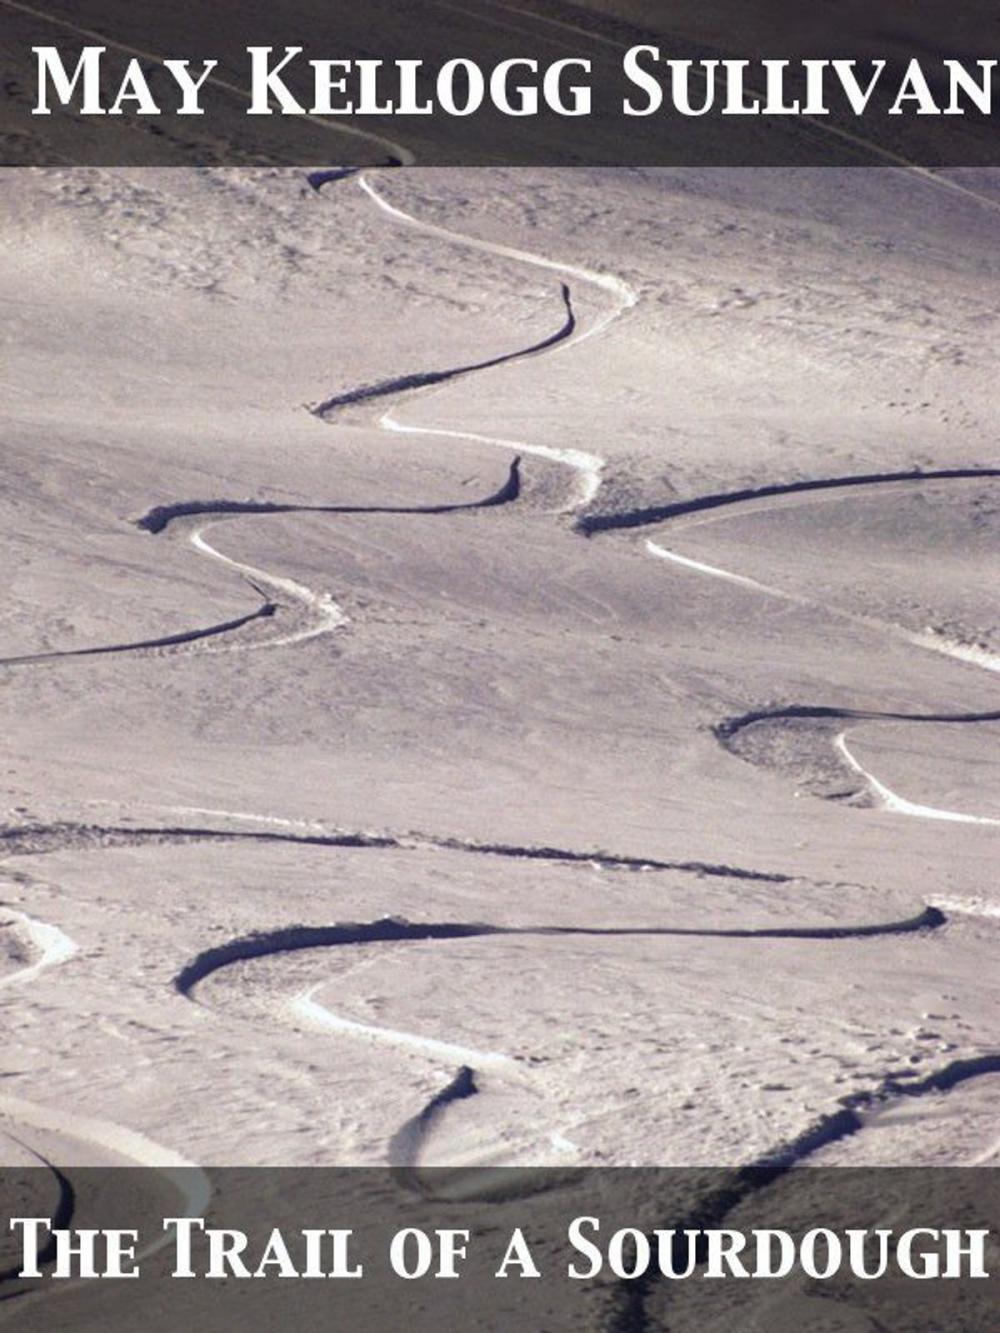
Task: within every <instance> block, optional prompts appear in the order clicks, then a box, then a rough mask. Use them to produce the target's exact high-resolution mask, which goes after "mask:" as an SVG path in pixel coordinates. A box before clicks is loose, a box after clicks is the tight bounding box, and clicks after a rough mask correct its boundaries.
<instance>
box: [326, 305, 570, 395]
mask: <svg viewBox="0 0 1000 1333" xmlns="http://www.w3.org/2000/svg"><path fill="white" fill-rule="evenodd" d="M560 294H561V297H562V302H563V305H564V307H565V310H566V318H565V320H564V321H563V323H562V324H561V325H560V327H559V328H558V329H556V331H555V332H554V333H550V334H549V335H548V336H547V337H545V338H543V339H542V340H541V341H540V342H536V343H532V344H531V345H530V346H528V347H520V348H518V349H517V350H516V351H513V352H503V353H501V355H499V356H492V357H489V358H487V359H486V360H485V361H473V362H470V363H469V364H468V365H463V366H452V367H449V368H448V369H446V370H423V371H415V372H414V373H413V374H411V375H397V376H393V378H391V379H386V380H379V381H378V382H377V383H375V384H366V385H362V386H360V387H359V388H356V389H348V390H346V391H345V392H344V393H339V394H333V395H332V396H331V397H329V398H325V399H324V400H323V401H322V402H321V403H317V404H316V405H315V406H314V407H311V408H310V409H309V410H310V412H312V414H313V416H317V417H319V418H320V419H321V420H322V419H325V417H326V416H327V414H328V413H330V412H332V411H334V410H335V409H337V408H339V407H348V406H349V405H351V404H353V403H364V402H369V401H371V400H372V399H376V398H385V397H388V396H389V395H390V394H397V393H408V392H412V391H413V390H414V389H426V388H428V387H430V386H431V385H433V384H445V383H447V381H449V380H456V379H461V378H462V377H463V376H465V375H472V374H474V373H475V372H476V371H480V370H492V369H493V368H494V367H496V366H504V365H507V364H509V363H510V362H511V361H520V360H522V359H523V358H526V357H530V356H537V355H538V354H539V353H540V352H546V351H548V350H549V349H550V348H552V347H555V346H557V344H559V343H561V342H565V341H566V339H567V338H571V337H572V336H573V333H574V331H575V329H576V315H575V313H574V311H573V298H572V294H571V292H570V289H569V286H568V284H567V283H565V282H564V283H561V284H560Z"/></svg>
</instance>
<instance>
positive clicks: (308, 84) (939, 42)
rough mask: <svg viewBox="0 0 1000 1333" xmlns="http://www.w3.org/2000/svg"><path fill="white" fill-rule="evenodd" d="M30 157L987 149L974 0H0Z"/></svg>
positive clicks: (815, 159)
mask: <svg viewBox="0 0 1000 1333" xmlns="http://www.w3.org/2000/svg"><path fill="white" fill-rule="evenodd" d="M0 24H2V31H3V43H2V61H3V86H4V102H3V108H4V109H3V119H2V124H0V144H2V148H3V161H4V162H5V163H7V164H20V165H29V164H35V165H68V164H79V165H97V166H114V165H129V164H141V165H185V164H186V165H192V164H199V165H204V164H209V165H212V164H215V165H219V164H232V165H270V164H285V165H289V164H296V165H300V164H343V165H373V164H411V163H419V164H422V165H426V166H459V165H491V164H511V165H546V166H573V165H618V166H630V165H631V166H649V165H672V166H684V165H692V166H693V165H719V166H724V165H730V166H731V165H748V166H750V165H755V166H827V165H880V166H886V165H890V166H891V165H895V166H899V165H916V166H924V167H934V166H987V165H991V164H993V163H995V162H996V161H997V160H998V150H997V144H998V136H997V134H996V126H995V122H994V113H995V111H996V105H997V97H996V92H995V90H996V88H997V87H1000V76H998V74H997V69H996V64H997V61H996V56H995V23H994V22H993V15H992V12H991V7H989V6H987V5H986V4H985V3H984V0H977V3H976V4H974V5H970V6H967V7H965V8H964V9H963V11H962V14H961V15H957V14H956V12H955V10H954V9H953V7H952V6H944V5H928V4H921V5H914V4H904V3H901V2H897V3H896V4H895V5H893V6H891V7H890V6H885V5H878V6H875V5H867V6H850V7H848V6H843V5H838V6H829V7H828V6H825V5H819V4H812V5H801V4H797V5H792V4H790V3H787V0H785V2H784V3H780V4H779V3H777V2H776V0H769V2H768V3H761V4H757V5H754V6H747V5H745V4H737V3H714V4H710V5H694V4H687V5H683V6H682V5H677V4H669V5H668V4H663V3H659V4H655V3H640V0H620V2H619V3H612V2H611V0H593V2H592V3H569V2H568V0H536V2H532V0H524V2H523V3H519V2H518V0H511V3H506V2H505V0H411V2H410V3H407V4H402V5H401V4H398V3H395V0H392V2H390V3H385V2H384V0H382V2H373V3H370V4H365V5H349V4H345V3H343V2H342V0H322V2H321V3H319V2H317V0H285V3H282V4H279V5H268V4H264V3H260V2H259V0H257V2H255V3H246V2H245V0H220V3H215V4H212V5H203V4H193V3H185V4H171V5H154V4H150V3H126V0H37V3H29V2H28V0H24V2H22V0H0Z"/></svg>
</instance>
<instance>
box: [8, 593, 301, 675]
mask: <svg viewBox="0 0 1000 1333" xmlns="http://www.w3.org/2000/svg"><path fill="white" fill-rule="evenodd" d="M277 609H278V608H277V605H276V603H274V602H264V604H263V605H262V606H259V607H258V608H257V610H256V611H250V612H248V614H247V615H245V616H237V617H236V619H235V620H224V621H222V622H221V623H220V624H218V625H209V626H208V627H207V628H206V629H189V630H181V631H180V632H179V633H177V634H164V635H161V636H160V637H159V638H155V639H139V640H137V641H136V642H134V643H109V644H104V645H102V646H101V647H99V648H72V649H68V650H64V651H62V652H50V653H33V654H31V653H29V654H27V655H25V656H21V657H0V667H16V666H44V665H45V663H47V662H67V661H71V660H72V659H74V658H81V657H103V656H108V655H111V654H114V653H138V652H145V651H148V650H149V649H151V648H171V647H176V646H177V645H179V644H184V643H197V642H198V641H199V640H200V639H211V638H214V637H215V636H216V635H219V634H231V633H232V632H233V631H234V630H238V629H242V627H243V626H244V625H249V624H251V623H252V622H253V621H255V620H265V619H267V618H269V617H271V616H273V615H274V613H275V611H276V610H277Z"/></svg>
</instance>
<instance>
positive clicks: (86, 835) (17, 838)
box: [0, 823, 796, 884]
mask: <svg viewBox="0 0 1000 1333" xmlns="http://www.w3.org/2000/svg"><path fill="white" fill-rule="evenodd" d="M189 842H190V843H193V842H235V843H239V842H248V843H278V844H284V845H289V846H298V847H345V848H367V849H380V850H396V851H426V850H428V849H431V850H440V851H448V852H461V853H464V854H467V855H469V856H496V857H506V858H508V859H510V860H515V861H542V862H551V863H555V864H567V865H591V866H594V867H595V868H599V869H609V870H627V871H636V872H642V871H677V872H678V873H680V874H688V875H697V876H706V877H709V878H720V879H736V880H746V881H750V882H752V883H757V884H790V883H793V882H795V880H796V877H795V876H794V875H786V874H782V873H781V872H780V871H767V870H747V869H744V868H743V867H741V866H728V865H720V864H716V863H714V862H711V861H662V860H656V859H655V858H650V857H640V856H616V855H615V854H614V853H612V852H577V851H570V850H567V849H565V848H561V847H531V846H517V845H516V844H512V843H487V842H462V841H461V840H460V839H458V838H447V837H436V836H434V835H432V834H424V833H409V834H407V835H405V836H398V837H397V836H394V835H392V834H384V835H382V834H372V833H350V832H345V833H276V832H265V831H257V830H255V831H250V830H245V829H216V828H199V827H196V826H191V825H185V824H178V825H173V826H171V825H164V826H156V827H143V826H141V825H109V824H71V823H59V824H21V825H14V826H8V827H0V853H5V854H6V855H7V856H37V855H43V854H44V853H47V852H53V851H59V850H61V849H63V848H66V847H76V848H81V849H85V848H87V847H91V848H95V849H98V848H102V847H116V846H117V847H129V846H144V845H147V844H152V845H163V844H171V843H174V844H182V843H189Z"/></svg>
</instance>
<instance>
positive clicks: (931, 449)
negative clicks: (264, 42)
mask: <svg viewBox="0 0 1000 1333" xmlns="http://www.w3.org/2000/svg"><path fill="white" fill-rule="evenodd" d="M511 21H517V22H521V21H529V20H528V19H527V18H526V17H525V16H523V15H522V16H521V17H520V18H518V17H517V16H516V13H515V15H514V17H513V18H512V19H511ZM387 152H388V149H387ZM998 183H1000V182H998V180H997V179H996V178H995V177H994V176H991V175H989V174H976V173H970V172H965V173H962V174H961V177H960V178H958V177H956V178H955V179H952V178H950V177H943V176H934V175H933V174H928V173H926V172H924V173H916V172H909V171H905V170H890V169H885V170H871V171H866V172H833V171H816V172H810V171H796V172H787V173H781V172H770V171H763V170H761V171H755V172H752V173H745V172H723V171H715V172H711V171H700V170H685V171H649V172H631V171H630V172H613V171H598V170H585V171H584V170H577V171H566V172H559V171H526V170H525V171H517V172H507V171H501V170H496V171H494V170H488V171H487V170H481V171H462V170H449V171H423V170H421V169H420V168H419V167H413V168H411V169H408V170H406V171H396V172H393V171H388V170H366V171H347V170H338V169H337V168H336V166H335V165H333V166H329V167H327V166H324V165H323V164H317V166H316V169H315V170H314V171H312V172H304V171H302V172H296V171H277V172H274V171H259V172H254V171H245V172H244V171H236V170H230V171H216V170H206V171H200V172H187V171H163V172H156V171H145V172H143V171H129V170H118V171H110V172H102V171H96V170H95V171H81V170H66V171H60V170H52V171H47V172H38V173H30V174H29V173H11V174H9V176H8V179H7V181H6V185H7V189H6V190H5V192H4V199H3V205H2V206H3V209H4V227H3V236H4V250H3V253H2V256H0V284H2V295H3V300H4V310H5V320H6V322H7V327H8V331H9V336H8V342H7V358H6V359H7V362H8V380H9V392H8V393H7V395H6V397H5V404H4V407H3V412H4V423H3V430H4V442H5V450H4V453H5V458H4V468H3V474H2V477H0V543H2V561H3V568H4V569H5V571H7V580H6V587H5V593H6V595H5V597H4V600H3V604H2V606H0V709H2V717H3V733H4V739H5V746H4V762H3V767H2V770H0V772H2V784H3V793H2V797H3V800H2V806H3V809H2V812H0V860H2V861H3V866H2V874H3V882H2V888H0V898H2V906H0V1006H2V1008H3V1012H4V1023H5V1031H6V1034H7V1039H6V1040H5V1042H4V1047H3V1056H2V1063H0V1074H2V1075H3V1091H4V1095H3V1098H2V1099H0V1143H2V1144H3V1146H4V1151H8V1149H9V1151H10V1152H11V1154H13V1155H17V1154H21V1155H22V1156H23V1154H25V1153H28V1154H34V1155H35V1157H36V1158H37V1159H38V1160H43V1161H47V1162H58V1161H59V1160H60V1158H61V1157H62V1156H64V1155H67V1154H68V1155H70V1156H72V1158H73V1160H74V1161H76V1162H78V1161H86V1160H91V1161H97V1162H103V1161H137V1162H142V1163H143V1164H158V1165H162V1166H163V1167H164V1168H167V1169H169V1170H171V1171H173V1172H175V1173H176V1172H180V1173H181V1175H180V1176H179V1177H178V1179H179V1180H180V1181H181V1182H182V1183H181V1185H180V1186H179V1187H180V1188H182V1189H184V1188H186V1189H187V1190H188V1191H189V1193H188V1195H186V1196H185V1198H186V1200H187V1202H188V1204H189V1205H190V1206H191V1207H197V1208H199V1209H200V1208H202V1207H204V1206H205V1205H206V1203H207V1201H208V1199H207V1193H206V1190H207V1186H206V1185H205V1183H204V1181H203V1179H202V1178H201V1177H200V1176H199V1175H198V1174H197V1173H195V1174H192V1172H194V1171H195V1164H206V1163H216V1164H218V1163H226V1162H232V1163H250V1164H253V1163H288V1164H294V1163H311V1162H331V1163H341V1164H347V1163H374V1162H379V1163H381V1162H386V1161H389V1162H391V1163H392V1164H393V1165H395V1166H396V1167H398V1168H399V1173H398V1179H399V1181H400V1183H401V1185H402V1186H404V1187H406V1188H411V1189H417V1190H421V1189H427V1188H429V1187H428V1186H427V1184H426V1180H425V1178H424V1174H422V1172H423V1168H424V1167H427V1166H432V1165H439V1164H443V1163H447V1164H451V1165H465V1166H469V1165H480V1164H490V1165H492V1164H498V1163H504V1164H516V1165H520V1166H524V1167H526V1168H527V1167H530V1166H533V1165H538V1164H541V1163H556V1164H559V1165H561V1166H565V1165H567V1164H568V1165H570V1166H573V1165H577V1164H588V1163H602V1164H609V1163H611V1164H632V1163H637V1164H638V1163H656V1164H687V1165H693V1164H705V1163H708V1164H714V1165H719V1164H728V1165H733V1166H750V1165H754V1164H757V1165H766V1166H768V1167H769V1168H773V1170H775V1171H782V1170H785V1169H787V1168H788V1167H790V1166H794V1165H797V1164H799V1163H800V1162H805V1161H807V1160H808V1161H809V1162H813V1161H824V1162H839V1161H855V1160H860V1159H864V1160H866V1161H882V1162H887V1163H891V1164H899V1163H906V1162H908V1161H910V1160H915V1159H917V1158H919V1160H920V1161H921V1162H930V1163H936V1164H942V1163H953V1162H963V1163H964V1162H982V1161H988V1160H992V1159H993V1157H994V1156H995V1152H996V1148H995V1144H996V1128H995V1124H994V1123H993V1117H992V1113H991V1111H990V1098H989V1097H988V1096H987V1095H986V1090H988V1087H989V1086H990V1084H989V1080H990V1079H991V1078H993V1079H995V1077H996V1075H997V1072H998V1068H1000V1066H998V1063H997V1057H996V1054H995V1051H996V1033H997V1021H998V1005H997V1000H998V997H997V982H996V980H995V977H996V968H995V965H994V960H995V955H996V948H997V942H998V936H997V931H998V929H1000V890H998V888H997V886H996V882H995V881H996V875H995V867H996V853H997V836H998V831H1000V765H998V762H997V757H996V756H997V744H996V742H997V738H998V735H1000V694H998V684H1000V682H998V680H997V671H998V667H1000V629H998V622H997V613H996V592H995V590H996V586H997V560H996V552H997V543H998V539H1000V454H998V449H997V418H996V404H995V387H994V384H995V370H994V366H993V357H992V348H993V346H994V344H995V334H996V321H997V314H996V310H997V306H998V297H1000V255H998V252H997V249H996V243H995V242H996V209H995V206H994V203H993V201H994V200H995V199H996V197H997V187H998ZM911 1106H912V1107H918V1108H919V1113H920V1114H919V1117H917V1115H916V1112H915V1111H914V1112H912V1113H911V1112H909V1110H908V1108H910V1107H911ZM883 1112H884V1114H883ZM918 1123H919V1128H918V1129H914V1128H913V1127H914V1126H915V1125H917V1124H918ZM907 1126H909V1129H907V1128H906V1127H907ZM183 1182H186V1184H184V1183H183ZM740 1202H741V1197H737V1196H735V1195H734V1196H733V1197H732V1198H730V1200H729V1202H728V1203H727V1204H726V1207H727V1208H735V1207H738V1205H739V1203H740ZM713 1207H715V1205H714V1204H713V1203H712V1201H711V1200H709V1201H707V1202H706V1203H705V1208H706V1209H708V1210H709V1212H711V1210H712V1208H713ZM724 1212H725V1209H723V1210H722V1211H721V1212H720V1211H719V1208H716V1209H715V1212H714V1213H711V1215H712V1216H716V1215H718V1217H719V1218H720V1219H721V1217H722V1216H723V1215H724ZM705 1215H706V1216H708V1215H709V1213H705ZM643 1299H645V1297H643ZM651 1299H652V1297H651ZM15 1304H16V1302H15ZM66 1308H69V1307H68V1304H67V1307H66ZM640 1313H641V1312H640ZM637 1317H638V1316H637ZM640 1325H641V1320H640V1324H635V1323H633V1324H631V1325H629V1327H633V1326H635V1327H639V1326H640ZM624 1326H625V1325H622V1327H624Z"/></svg>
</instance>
